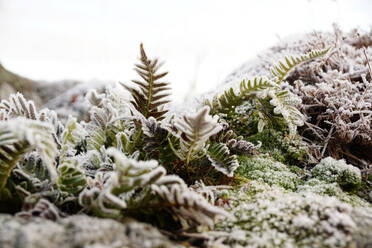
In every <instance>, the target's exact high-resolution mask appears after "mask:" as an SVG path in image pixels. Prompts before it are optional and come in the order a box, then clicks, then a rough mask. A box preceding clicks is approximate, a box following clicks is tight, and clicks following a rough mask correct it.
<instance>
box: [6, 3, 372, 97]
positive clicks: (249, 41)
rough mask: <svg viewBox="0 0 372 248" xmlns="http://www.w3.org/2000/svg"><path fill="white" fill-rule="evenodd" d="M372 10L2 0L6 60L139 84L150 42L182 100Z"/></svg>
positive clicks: (20, 66)
mask: <svg viewBox="0 0 372 248" xmlns="http://www.w3.org/2000/svg"><path fill="white" fill-rule="evenodd" d="M371 14H372V1H370V0H337V1H332V0H311V1H309V0H260V1H259V0H256V1H253V0H224V1H219V0H187V1H180V0H159V1H155V0H148V1H145V0H130V1H124V0H121V1H120V0H0V62H1V63H3V65H4V66H5V67H6V68H8V69H10V70H12V71H14V72H16V73H19V74H21V75H23V76H26V77H29V78H32V79H36V80H38V79H41V80H61V79H78V80H85V81H87V80H92V79H98V80H110V81H121V82H129V81H130V80H131V79H133V78H135V77H136V75H135V73H134V72H133V70H132V69H133V63H135V62H137V58H138V56H139V55H138V53H139V52H138V50H139V43H140V42H143V43H144V46H145V49H146V51H147V53H148V55H149V56H150V57H154V56H156V57H160V58H161V59H162V60H164V61H165V62H166V63H165V65H164V67H163V68H164V69H165V70H168V71H170V74H169V76H168V78H167V79H168V81H170V82H171V83H172V86H173V93H174V98H175V101H180V100H181V99H182V98H183V97H185V94H186V92H188V91H189V88H190V84H192V83H193V82H196V92H203V91H206V90H209V89H212V88H213V87H216V85H217V84H218V83H219V82H221V81H222V80H223V79H224V78H225V77H226V76H227V74H228V73H230V72H231V71H232V70H234V69H235V68H237V67H238V66H239V65H241V64H242V63H244V62H245V61H247V60H249V59H250V58H252V57H254V56H255V55H256V54H257V53H259V52H260V51H261V50H263V49H265V48H267V47H269V46H271V45H273V44H275V43H276V42H277V41H278V39H279V38H284V37H286V36H287V35H290V34H293V33H299V32H307V31H313V30H331V29H332V23H333V22H337V23H339V25H340V26H341V28H343V29H345V30H348V29H350V28H353V27H357V26H359V27H362V28H364V29H369V27H370V26H371V25H372V15H371Z"/></svg>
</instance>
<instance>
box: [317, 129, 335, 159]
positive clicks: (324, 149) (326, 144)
mask: <svg viewBox="0 0 372 248" xmlns="http://www.w3.org/2000/svg"><path fill="white" fill-rule="evenodd" d="M334 127H335V126H334V125H332V127H331V130H329V133H328V136H327V138H326V140H325V143H324V146H323V150H322V152H321V154H320V155H321V157H323V156H324V153H325V151H326V149H327V146H328V142H329V140H330V139H331V136H332V134H333V129H334Z"/></svg>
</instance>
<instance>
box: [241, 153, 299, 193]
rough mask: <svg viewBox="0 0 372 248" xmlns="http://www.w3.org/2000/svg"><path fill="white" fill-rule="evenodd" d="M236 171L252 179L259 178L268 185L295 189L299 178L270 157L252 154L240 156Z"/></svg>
mask: <svg viewBox="0 0 372 248" xmlns="http://www.w3.org/2000/svg"><path fill="white" fill-rule="evenodd" d="M240 164H241V165H240V167H239V168H238V172H239V174H241V175H244V176H245V177H247V178H249V179H252V180H261V181H263V182H265V183H267V184H269V185H277V186H281V187H283V188H286V189H291V190H295V189H296V186H297V183H298V182H299V178H298V176H297V175H296V174H294V173H292V172H291V171H290V170H289V168H288V167H287V166H286V165H284V164H282V163H280V162H277V161H274V160H272V159H270V158H265V157H260V156H253V157H251V158H248V157H244V158H241V162H240Z"/></svg>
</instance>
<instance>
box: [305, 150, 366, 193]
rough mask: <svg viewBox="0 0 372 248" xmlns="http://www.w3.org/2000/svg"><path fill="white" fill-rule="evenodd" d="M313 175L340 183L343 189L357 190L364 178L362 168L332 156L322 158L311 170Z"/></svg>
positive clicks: (326, 180)
mask: <svg viewBox="0 0 372 248" xmlns="http://www.w3.org/2000/svg"><path fill="white" fill-rule="evenodd" d="M311 175H312V177H314V178H317V179H319V180H321V181H324V182H327V183H334V182H336V183H338V184H339V185H340V187H341V188H342V189H343V190H347V191H355V190H357V189H358V188H359V187H360V184H361V181H362V178H361V173H360V170H359V169H358V168H356V167H354V166H352V165H349V164H347V163H346V162H345V161H344V160H335V159H333V158H331V157H327V158H325V159H322V161H320V163H319V164H318V165H316V166H315V167H314V168H313V169H312V170H311Z"/></svg>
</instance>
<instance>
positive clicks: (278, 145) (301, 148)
mask: <svg viewBox="0 0 372 248" xmlns="http://www.w3.org/2000/svg"><path fill="white" fill-rule="evenodd" d="M246 140H248V141H250V142H252V143H257V142H258V141H261V142H262V146H261V148H260V150H259V151H260V152H263V153H269V154H270V155H271V156H272V157H273V158H274V159H275V160H277V161H279V162H282V163H284V164H290V165H298V164H299V163H300V162H301V161H303V160H304V159H305V158H306V156H307V147H306V144H305V143H304V142H303V141H302V140H301V139H300V137H298V136H296V137H292V138H289V137H287V136H285V134H284V133H282V132H280V131H277V130H274V129H265V130H263V131H262V132H260V133H256V134H254V135H251V136H249V137H247V138H246Z"/></svg>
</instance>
